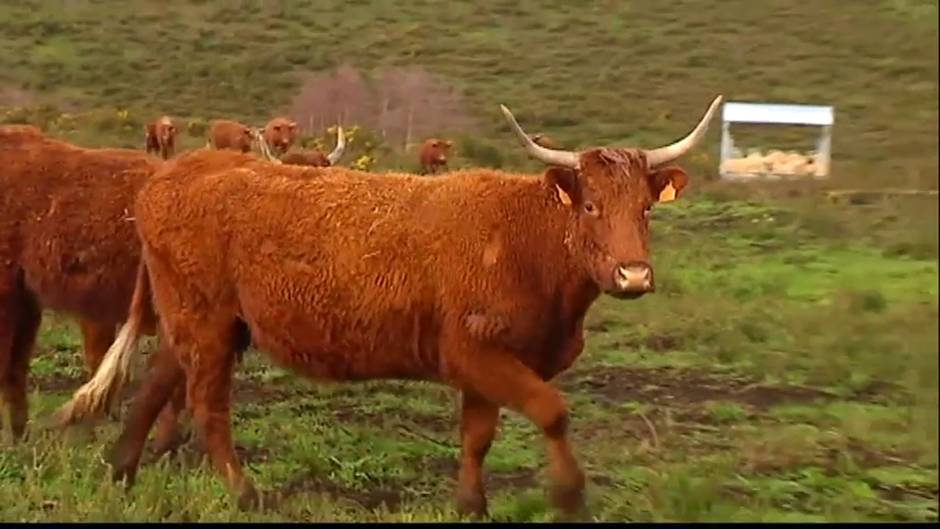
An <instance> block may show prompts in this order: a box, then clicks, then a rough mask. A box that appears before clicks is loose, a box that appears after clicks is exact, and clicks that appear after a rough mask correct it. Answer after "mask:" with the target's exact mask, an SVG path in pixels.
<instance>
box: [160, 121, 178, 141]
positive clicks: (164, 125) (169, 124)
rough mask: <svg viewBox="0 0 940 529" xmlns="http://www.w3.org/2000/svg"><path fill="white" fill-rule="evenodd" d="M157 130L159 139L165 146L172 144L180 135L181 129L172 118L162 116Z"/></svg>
mask: <svg viewBox="0 0 940 529" xmlns="http://www.w3.org/2000/svg"><path fill="white" fill-rule="evenodd" d="M155 129H156V131H155V132H156V136H157V138H159V140H160V142H161V143H164V144H166V143H170V142H171V141H172V140H173V139H174V138H176V136H177V135H178V134H179V129H178V128H177V127H176V125H175V124H174V123H173V120H172V119H171V118H170V116H162V117H161V118H160V119H158V120H157V124H156V127H155Z"/></svg>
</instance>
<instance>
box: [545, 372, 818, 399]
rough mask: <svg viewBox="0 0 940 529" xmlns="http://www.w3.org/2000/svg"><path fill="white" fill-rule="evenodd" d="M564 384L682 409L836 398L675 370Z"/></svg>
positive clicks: (582, 375)
mask: <svg viewBox="0 0 940 529" xmlns="http://www.w3.org/2000/svg"><path fill="white" fill-rule="evenodd" d="M560 384H561V386H562V387H563V388H565V389H566V390H569V391H583V392H587V393H590V394H594V395H598V396H600V397H601V398H603V399H605V400H607V401H610V402H628V401H639V402H645V403H649V404H656V405H680V406H681V405H694V404H699V403H703V402H706V401H721V400H724V401H732V402H737V403H740V404H745V405H748V406H752V407H755V408H758V409H765V408H768V407H770V406H773V405H776V404H779V403H781V402H807V401H812V400H816V399H831V398H834V396H833V395H831V394H829V393H826V392H823V391H820V390H817V389H813V388H806V387H798V386H784V387H770V386H763V385H760V384H758V383H757V382H756V381H755V380H753V379H747V378H743V377H730V376H717V375H709V374H703V373H699V372H695V371H692V370H681V369H672V368H650V369H630V368H619V367H602V368H592V369H589V370H581V371H578V372H575V373H571V374H570V375H568V376H567V377H565V379H564V380H563V381H562V382H561V383H560Z"/></svg>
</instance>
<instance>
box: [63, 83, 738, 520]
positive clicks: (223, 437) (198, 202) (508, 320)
mask: <svg viewBox="0 0 940 529" xmlns="http://www.w3.org/2000/svg"><path fill="white" fill-rule="evenodd" d="M720 101H721V96H719V97H717V98H716V99H715V101H714V102H713V103H712V104H711V106H710V107H709V108H708V110H707V112H706V113H705V115H704V117H703V118H702V120H701V121H700V122H699V124H698V125H697V126H696V127H695V129H693V131H692V132H691V133H689V135H688V136H686V137H685V138H683V139H682V140H679V141H677V142H676V143H673V144H671V145H668V146H665V147H660V148H657V149H652V150H644V149H625V148H592V149H588V150H585V151H581V152H569V151H560V150H552V149H547V148H545V147H541V146H539V145H537V144H535V143H534V142H533V141H532V140H531V139H530V138H529V137H528V136H527V135H526V134H525V133H524V132H523V130H522V129H521V127H519V125H518V123H517V122H516V120H515V118H514V117H513V116H512V114H511V113H510V112H509V110H508V109H506V108H505V107H502V110H503V113H504V114H505V116H506V118H507V119H508V120H509V122H510V124H511V125H512V128H513V130H514V132H515V134H516V135H517V136H518V138H519V141H520V142H522V143H523V144H524V146H525V148H526V149H527V151H528V152H529V153H530V155H532V156H533V157H535V158H537V159H539V160H541V161H543V162H545V163H546V164H548V165H549V166H550V167H549V168H548V169H547V170H546V172H545V173H544V175H543V176H542V177H541V178H533V177H532V176H531V175H521V174H510V173H505V172H501V171H494V170H489V169H474V170H466V171H458V172H454V173H451V174H447V175H445V176H443V177H441V178H435V179H426V178H421V177H419V176H416V175H403V174H370V173H364V172H359V171H353V170H348V169H345V168H331V169H322V168H308V167H296V166H288V165H272V164H270V163H265V162H251V161H248V160H242V159H241V158H243V157H244V155H241V154H238V153H222V152H218V151H196V152H192V153H187V154H185V155H183V156H181V157H180V158H178V159H177V160H176V161H175V163H174V165H173V166H171V167H169V168H168V169H167V170H166V171H164V172H161V173H160V174H157V175H155V176H154V177H153V178H151V179H150V180H148V181H147V183H146V184H144V187H143V189H142V190H141V191H140V194H139V195H138V199H137V202H136V206H135V208H134V215H135V217H136V219H137V226H138V232H139V234H140V237H141V240H142V243H143V256H144V257H143V261H142V264H141V267H140V271H139V273H138V278H137V287H136V290H135V293H134V300H133V301H132V304H131V309H130V313H131V315H130V317H129V319H128V322H127V323H126V324H125V326H124V327H123V328H122V331H121V332H120V334H119V336H118V338H117V340H115V342H114V344H113V345H112V347H111V349H109V350H108V354H107V356H108V357H109V358H108V359H106V360H105V362H104V363H103V364H102V367H101V369H99V372H98V373H97V374H96V377H95V380H97V381H98V382H101V381H107V380H109V379H110V380H112V381H114V382H120V381H119V380H117V379H116V377H114V374H113V373H108V372H107V371H108V368H109V367H110V366H117V365H126V363H127V362H128V360H127V358H128V357H131V355H132V354H133V352H134V351H135V342H136V340H137V337H138V334H139V331H138V327H139V322H140V321H141V318H142V315H143V314H144V313H146V312H147V307H148V306H149V305H150V303H151V302H152V303H153V306H154V308H155V309H156V312H157V314H158V315H159V318H160V324H161V327H162V331H163V334H164V336H165V337H166V338H167V340H168V341H169V343H170V344H171V345H170V346H169V347H166V348H164V349H161V352H159V353H157V354H158V358H156V359H155V360H154V362H155V364H154V368H153V370H152V371H150V373H149V374H148V376H147V378H146V380H144V382H143V384H142V386H141V388H140V390H139V391H140V393H139V395H138V398H136V399H135V401H134V403H133V405H132V408H131V411H130V412H129V414H128V416H127V418H126V422H125V428H124V431H123V433H122V434H121V436H120V438H119V439H118V441H117V444H116V445H115V447H114V452H113V454H112V462H113V464H114V477H115V478H116V479H121V478H123V477H127V478H128V479H129V480H131V481H132V480H133V478H134V476H135V474H136V471H137V468H138V464H139V461H140V455H141V452H142V450H143V445H144V443H145V441H146V439H147V435H148V431H149V430H150V428H151V427H152V424H153V422H154V420H155V419H156V417H157V415H158V414H159V412H160V410H161V408H162V407H163V406H164V404H165V403H166V402H167V399H168V396H169V395H170V394H172V393H173V390H174V388H176V387H177V386H178V385H179V384H182V383H185V384H186V385H187V401H188V404H189V406H190V407H191V409H192V412H193V419H194V421H195V425H196V426H197V427H198V430H199V431H200V433H201V434H202V440H203V442H204V444H205V447H206V449H207V451H208V452H209V454H210V456H211V459H212V462H213V464H214V466H215V468H216V469H217V470H218V472H219V473H220V474H221V475H222V476H224V477H225V481H226V484H227V485H228V487H229V489H230V490H231V491H232V492H233V493H234V494H236V495H238V496H239V504H240V505H242V506H243V507H247V506H252V505H255V503H256V501H257V500H258V495H257V492H256V490H255V488H254V486H253V485H252V483H251V481H250V480H249V479H248V478H247V477H246V476H245V474H244V471H243V470H242V467H241V465H240V463H239V461H238V459H237V457H236V455H235V452H234V449H233V445H232V432H231V419H230V417H229V413H230V392H231V379H232V369H233V365H234V362H235V356H236V353H235V349H236V345H237V344H236V342H237V341H238V339H237V337H238V336H240V335H242V334H243V332H244V331H243V328H244V327H247V328H248V329H250V333H251V336H252V337H253V339H254V341H255V343H256V344H257V346H258V347H259V348H260V349H261V350H263V351H266V352H267V354H268V355H269V356H270V357H271V358H272V359H274V360H275V361H276V362H277V363H279V364H282V365H284V366H287V367H289V368H291V369H293V370H295V371H297V372H300V373H303V374H304V375H306V376H308V377H311V378H315V379H316V378H319V379H326V380H338V381H339V380H346V381H355V380H369V379H389V378H397V379H422V380H433V381H438V382H441V383H445V384H448V385H450V386H452V387H454V388H455V389H457V390H459V391H461V392H462V412H461V413H462V415H461V443H462V453H461V464H460V471H459V478H458V485H457V504H458V507H459V509H460V510H461V511H462V512H468V513H477V514H482V513H485V512H486V497H485V492H484V489H483V479H482V463H483V459H484V457H485V455H486V453H487V450H488V449H489V447H490V443H491V442H492V440H493V438H494V435H495V432H496V427H497V422H498V417H499V410H500V408H501V407H507V408H510V409H512V410H515V411H517V412H520V413H522V414H523V415H524V416H526V417H527V418H528V419H529V420H531V421H532V422H533V423H534V424H535V425H537V426H538V427H539V428H540V429H541V430H542V432H543V433H544V436H545V439H546V441H547V442H548V454H549V461H550V466H549V468H550V478H551V492H552V499H553V503H554V505H556V506H557V507H559V508H561V509H562V510H563V511H565V512H572V511H576V510H579V509H580V508H581V507H583V490H584V475H583V473H582V470H581V469H580V466H579V464H578V462H577V460H576V458H575V456H574V454H573V452H572V447H571V444H570V442H569V440H568V436H567V430H568V412H567V409H566V405H565V402H564V399H563V398H562V395H561V393H560V392H559V391H558V390H557V389H555V388H554V387H553V386H552V385H551V384H550V383H549V382H550V381H551V380H552V379H553V378H554V377H555V376H556V375H558V374H559V373H561V372H562V371H564V370H565V369H567V368H568V367H569V366H570V365H571V364H572V362H574V361H575V359H576V358H577V357H578V355H579V354H580V353H581V350H582V348H583V345H584V337H583V332H584V331H583V320H584V316H585V313H586V312H587V310H588V308H589V307H590V306H591V304H592V303H593V302H594V300H595V299H596V298H597V297H598V296H599V295H600V294H601V293H606V294H608V295H611V296H613V297H616V298H620V299H632V298H637V297H639V296H642V295H644V294H646V293H649V292H652V291H653V290H654V278H653V269H652V266H651V265H650V261H649V249H648V240H649V212H650V208H651V207H652V206H653V205H654V204H655V203H657V202H663V201H669V200H673V199H674V198H675V197H676V196H677V195H678V194H679V193H680V192H681V191H682V189H683V188H684V187H685V186H686V184H687V182H688V177H687V175H686V173H685V171H683V170H682V169H681V168H679V167H678V166H675V165H672V162H673V161H674V160H676V159H677V158H679V157H680V156H682V155H684V154H685V153H687V152H688V151H689V150H690V149H691V148H693V147H694V146H695V145H696V144H697V143H698V142H699V141H700V140H701V138H702V137H703V135H704V133H705V131H706V130H707V127H708V123H709V121H710V120H711V118H712V116H713V115H714V113H715V111H716V110H717V108H718V106H719V103H720ZM305 175H316V178H306V177H305V178H297V176H305ZM151 292H152V296H151ZM151 300H152V301H151ZM95 380H93V381H92V382H90V383H89V384H88V385H87V388H84V390H80V391H79V393H78V394H76V396H75V398H74V399H73V400H72V401H71V402H70V403H67V404H66V406H65V407H63V408H62V409H61V410H60V412H61V413H63V414H65V416H72V417H80V416H83V415H84V414H87V413H92V412H95V411H98V410H100V409H101V408H102V405H107V400H108V399H107V398H106V397H107V392H108V389H109V386H108V385H104V386H98V387H96V386H95V384H93V382H95Z"/></svg>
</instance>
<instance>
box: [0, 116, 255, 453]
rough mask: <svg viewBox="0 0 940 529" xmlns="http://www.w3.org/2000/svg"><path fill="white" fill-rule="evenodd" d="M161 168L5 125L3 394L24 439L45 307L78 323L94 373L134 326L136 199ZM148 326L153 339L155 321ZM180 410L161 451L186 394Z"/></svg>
mask: <svg viewBox="0 0 940 529" xmlns="http://www.w3.org/2000/svg"><path fill="white" fill-rule="evenodd" d="M161 166H162V162H161V160H160V159H159V158H156V157H154V156H151V155H150V154H147V153H143V152H141V151H138V150H129V149H84V148H80V147H77V146H74V145H71V144H69V143H66V142H63V141H59V140H56V139H52V138H47V137H44V136H43V134H42V132H41V131H40V130H39V129H37V128H35V127H31V126H5V127H0V189H3V193H0V211H2V215H0V396H2V397H3V399H4V401H5V403H6V406H7V410H8V412H9V417H10V418H9V422H10V424H9V425H8V426H9V427H10V429H11V430H12V432H13V434H14V437H15V438H17V439H18V438H20V437H21V436H22V435H23V433H24V431H25V426H26V418H27V400H26V383H27V375H28V368H29V366H28V360H29V357H30V355H31V352H32V348H33V342H34V340H35V335H36V331H37V329H38V327H39V324H40V322H41V311H42V309H43V308H48V309H52V310H55V311H60V312H62V313H65V314H69V315H72V316H74V317H76V318H77V319H78V320H79V324H80V328H81V332H82V336H83V339H84V355H85V365H86V368H87V369H88V370H89V371H90V372H92V373H94V372H95V370H96V369H97V367H98V365H99V363H100V362H101V359H102V357H103V356H104V354H105V351H107V349H108V346H109V345H110V344H111V342H112V341H113V340H114V337H115V327H116V325H118V324H119V323H121V322H123V321H124V320H125V319H126V318H127V312H128V304H129V302H130V299H131V293H132V292H133V290H134V284H135V283H134V282H135V277H136V273H137V268H138V263H139V261H140V243H139V242H138V239H137V233H136V227H135V225H134V219H133V214H132V213H131V210H132V209H133V198H134V194H135V193H136V192H137V190H138V189H139V188H140V186H141V185H142V184H143V182H144V181H146V180H147V178H149V177H150V176H151V175H152V174H153V173H154V172H155V171H156V170H158V169H159V168H160V167H161ZM147 306H148V307H149V305H147ZM148 310H149V309H148ZM143 319H144V321H143V324H142V329H143V331H144V332H145V333H146V334H151V335H152V334H153V333H154V331H155V329H156V323H155V320H154V318H153V315H152V314H150V313H149V312H148V313H147V314H146V315H145V317H144V318H143ZM245 347H247V344H243V346H242V349H244V348H245ZM174 405H175V408H173V409H170V408H169V407H168V408H167V410H166V414H165V415H164V417H163V419H162V420H161V425H160V430H161V434H160V435H158V438H157V441H156V450H157V451H158V452H159V451H163V450H166V449H169V448H172V446H173V445H174V444H175V442H176V441H178V440H179V432H178V431H177V427H178V426H177V419H176V414H177V413H179V411H181V408H182V406H183V401H182V395H180V396H179V398H178V399H177V400H176V401H175V403H174Z"/></svg>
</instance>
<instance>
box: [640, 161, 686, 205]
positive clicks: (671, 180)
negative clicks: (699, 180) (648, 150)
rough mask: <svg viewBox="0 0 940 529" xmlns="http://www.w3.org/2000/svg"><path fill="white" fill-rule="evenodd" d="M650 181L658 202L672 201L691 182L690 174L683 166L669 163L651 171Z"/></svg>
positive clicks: (654, 196)
mask: <svg viewBox="0 0 940 529" xmlns="http://www.w3.org/2000/svg"><path fill="white" fill-rule="evenodd" d="M649 182H650V190H651V191H652V192H653V198H654V199H655V200H656V201H657V202H672V201H673V200H675V199H677V198H679V194H680V193H682V190H683V189H685V187H686V186H687V185H688V184H689V175H688V174H686V172H685V171H684V170H683V169H682V168H681V167H678V166H675V165H667V166H665V167H660V168H657V169H654V170H653V171H652V172H650V173H649Z"/></svg>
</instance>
